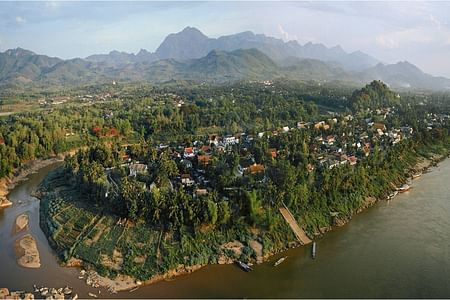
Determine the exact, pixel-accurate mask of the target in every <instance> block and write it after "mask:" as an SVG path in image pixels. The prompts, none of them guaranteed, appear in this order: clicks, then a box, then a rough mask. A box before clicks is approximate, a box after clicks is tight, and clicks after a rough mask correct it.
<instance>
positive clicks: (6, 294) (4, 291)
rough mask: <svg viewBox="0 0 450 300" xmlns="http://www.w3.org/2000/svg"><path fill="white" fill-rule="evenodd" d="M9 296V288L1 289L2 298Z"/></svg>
mask: <svg viewBox="0 0 450 300" xmlns="http://www.w3.org/2000/svg"><path fill="white" fill-rule="evenodd" d="M8 295H9V290H8V289H7V288H0V298H4V297H6V296H8Z"/></svg>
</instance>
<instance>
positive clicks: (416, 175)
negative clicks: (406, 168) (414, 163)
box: [412, 172, 422, 179]
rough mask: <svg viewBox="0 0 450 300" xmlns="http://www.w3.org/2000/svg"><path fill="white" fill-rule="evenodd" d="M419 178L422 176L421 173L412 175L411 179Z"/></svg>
mask: <svg viewBox="0 0 450 300" xmlns="http://www.w3.org/2000/svg"><path fill="white" fill-rule="evenodd" d="M420 176H422V172H420V173H415V174H413V175H412V178H413V179H416V178H419V177H420Z"/></svg>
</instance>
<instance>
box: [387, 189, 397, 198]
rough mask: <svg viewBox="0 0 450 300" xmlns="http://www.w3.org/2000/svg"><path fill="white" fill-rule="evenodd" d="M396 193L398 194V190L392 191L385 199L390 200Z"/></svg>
mask: <svg viewBox="0 0 450 300" xmlns="http://www.w3.org/2000/svg"><path fill="white" fill-rule="evenodd" d="M397 195H398V191H393V192H392V193H390V194H389V196H388V198H387V200H392V199H393V198H394V197H395V196H397Z"/></svg>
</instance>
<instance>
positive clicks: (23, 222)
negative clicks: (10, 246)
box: [14, 214, 28, 233]
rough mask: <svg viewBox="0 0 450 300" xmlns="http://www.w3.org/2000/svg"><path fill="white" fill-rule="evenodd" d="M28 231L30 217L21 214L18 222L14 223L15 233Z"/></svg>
mask: <svg viewBox="0 0 450 300" xmlns="http://www.w3.org/2000/svg"><path fill="white" fill-rule="evenodd" d="M26 229H28V215H27V214H21V215H18V216H17V217H16V222H14V232H15V233H19V232H21V231H22V230H26Z"/></svg>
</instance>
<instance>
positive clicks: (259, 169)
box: [248, 164, 265, 174]
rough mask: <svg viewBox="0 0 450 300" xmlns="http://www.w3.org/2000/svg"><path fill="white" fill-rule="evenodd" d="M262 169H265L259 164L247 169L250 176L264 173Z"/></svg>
mask: <svg viewBox="0 0 450 300" xmlns="http://www.w3.org/2000/svg"><path fill="white" fill-rule="evenodd" d="M264 169H265V168H264V166H263V165H261V164H254V165H252V166H250V167H249V168H248V170H249V172H250V173H251V174H257V173H261V172H264Z"/></svg>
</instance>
